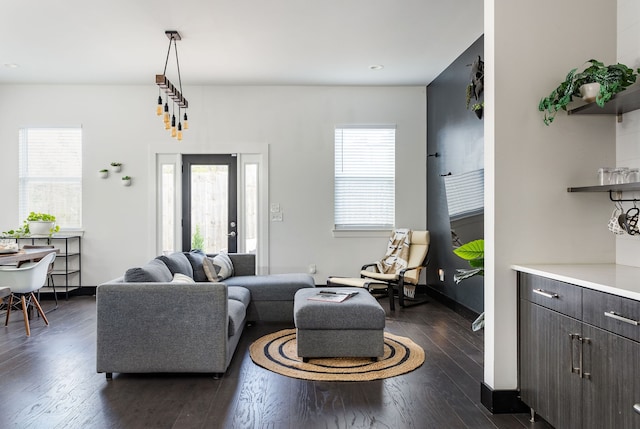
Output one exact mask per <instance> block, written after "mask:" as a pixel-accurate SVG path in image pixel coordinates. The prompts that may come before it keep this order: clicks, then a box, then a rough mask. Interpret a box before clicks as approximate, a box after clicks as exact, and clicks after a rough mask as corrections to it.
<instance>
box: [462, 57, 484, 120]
mask: <svg viewBox="0 0 640 429" xmlns="http://www.w3.org/2000/svg"><path fill="white" fill-rule="evenodd" d="M470 66H471V74H470V76H469V79H470V82H469V84H468V85H467V90H466V108H467V109H469V108H471V110H472V111H473V112H474V113H475V114H476V116H477V117H478V119H482V111H483V109H484V100H482V101H481V100H480V98H481V97H482V93H483V92H484V61H482V57H480V55H478V58H477V59H476V60H475V61H474V62H473V63H472V64H470ZM472 99H473V100H475V101H476V102H475V103H473V105H472V104H471V100H472Z"/></svg>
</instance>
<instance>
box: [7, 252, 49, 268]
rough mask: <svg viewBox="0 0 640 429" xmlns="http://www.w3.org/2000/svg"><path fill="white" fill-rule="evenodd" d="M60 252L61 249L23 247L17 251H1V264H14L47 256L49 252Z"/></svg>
mask: <svg viewBox="0 0 640 429" xmlns="http://www.w3.org/2000/svg"><path fill="white" fill-rule="evenodd" d="M52 252H55V253H59V252H60V249H21V250H19V251H18V252H16V253H1V254H0V265H8V264H13V263H14V262H24V261H32V260H34V259H40V258H44V257H45V256H47V255H48V254H49V253H52Z"/></svg>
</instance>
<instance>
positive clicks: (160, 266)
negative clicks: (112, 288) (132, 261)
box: [124, 259, 173, 283]
mask: <svg viewBox="0 0 640 429" xmlns="http://www.w3.org/2000/svg"><path fill="white" fill-rule="evenodd" d="M172 280H173V274H171V271H169V268H167V266H166V265H165V264H164V262H162V261H160V260H159V259H152V260H151V261H149V263H147V265H145V266H143V267H136V268H129V269H128V270H127V271H126V272H125V273H124V281H125V282H127V283H157V282H165V283H169V282H171V281H172Z"/></svg>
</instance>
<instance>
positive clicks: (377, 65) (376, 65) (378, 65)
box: [369, 64, 384, 70]
mask: <svg viewBox="0 0 640 429" xmlns="http://www.w3.org/2000/svg"><path fill="white" fill-rule="evenodd" d="M383 68H384V66H383V65H382V64H374V65H372V66H369V70H382V69H383Z"/></svg>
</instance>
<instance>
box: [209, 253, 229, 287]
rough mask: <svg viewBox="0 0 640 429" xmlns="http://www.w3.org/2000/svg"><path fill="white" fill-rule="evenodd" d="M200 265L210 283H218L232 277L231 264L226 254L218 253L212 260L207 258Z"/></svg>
mask: <svg viewBox="0 0 640 429" xmlns="http://www.w3.org/2000/svg"><path fill="white" fill-rule="evenodd" d="M202 265H203V267H204V272H205V274H206V275H207V279H208V280H209V281H210V282H220V281H222V280H224V279H228V278H229V277H231V276H233V263H232V262H231V259H229V255H227V254H226V253H219V254H217V255H216V256H214V257H213V258H211V257H208V256H207V257H205V258H204V259H203V260H202Z"/></svg>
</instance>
